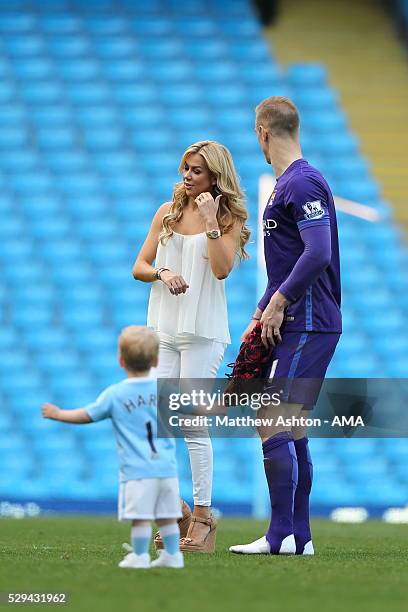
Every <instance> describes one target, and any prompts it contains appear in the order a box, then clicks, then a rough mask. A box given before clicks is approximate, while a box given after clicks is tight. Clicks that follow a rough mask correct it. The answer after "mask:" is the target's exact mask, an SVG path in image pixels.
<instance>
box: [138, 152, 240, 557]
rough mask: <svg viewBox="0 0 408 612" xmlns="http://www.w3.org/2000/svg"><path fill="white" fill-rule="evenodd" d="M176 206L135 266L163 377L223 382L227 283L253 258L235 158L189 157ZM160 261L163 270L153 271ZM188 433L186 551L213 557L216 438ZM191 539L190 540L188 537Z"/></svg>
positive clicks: (168, 206) (157, 219) (153, 231)
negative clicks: (144, 288) (237, 265)
mask: <svg viewBox="0 0 408 612" xmlns="http://www.w3.org/2000/svg"><path fill="white" fill-rule="evenodd" d="M179 172H180V174H181V175H182V177H183V180H182V181H181V182H179V183H177V184H176V186H175V188H174V193H173V199H172V201H171V202H167V203H165V204H162V206H160V208H159V209H158V210H157V212H156V214H155V216H154V218H153V221H152V225H151V227H150V231H149V233H148V235H147V237H146V240H145V242H144V244H143V246H142V248H141V250H140V253H139V255H138V256H137V259H136V262H135V264H134V266H133V276H134V278H135V279H137V280H141V281H144V282H151V283H153V284H152V289H151V293H150V300H149V308H148V321H147V322H148V325H149V326H151V327H153V328H154V329H155V330H156V331H157V332H158V334H159V338H160V351H159V365H158V372H157V375H158V377H159V378H215V377H216V375H217V371H218V368H219V366H220V364H221V361H222V359H223V356H224V351H225V348H226V346H227V344H229V343H230V335H229V331H228V316H227V303H226V297H225V287H224V279H226V278H227V276H228V275H229V273H230V272H231V270H232V268H233V266H234V262H235V261H236V258H237V256H238V257H239V258H241V259H245V258H247V254H246V252H245V245H246V243H247V242H248V239H249V235H250V232H249V230H248V228H247V226H246V220H247V217H248V215H247V210H246V207H245V198H244V195H243V193H242V191H241V188H240V185H239V179H238V176H237V174H236V171H235V168H234V164H233V161H232V157H231V154H230V152H229V151H228V149H227V148H226V147H224V146H223V145H221V144H219V143H217V142H213V141H203V142H197V143H195V144H193V145H191V146H190V147H188V149H187V150H186V151H185V152H184V155H183V157H182V159H181V163H180V167H179ZM153 262H155V267H154V266H153ZM194 433H195V435H192V436H188V433H187V434H186V438H185V440H186V443H187V446H188V450H189V456H190V464H191V473H192V480H193V499H194V510H193V514H192V515H191V514H190V513H189V511H188V506H187V507H186V505H185V504H184V505H183V509H184V512H183V518H184V520H183V522H182V523H181V524H180V530H181V536H182V541H181V550H183V551H191V552H212V551H213V550H214V547H215V530H216V522H215V519H214V517H213V515H212V514H211V492H212V477H213V453H212V445H211V439H210V438H209V436H208V435H206V433H207V432H206V431H203V437H202V438H201V437H200V438H198V437H197V432H196V431H195V432H194ZM183 536H184V537H183Z"/></svg>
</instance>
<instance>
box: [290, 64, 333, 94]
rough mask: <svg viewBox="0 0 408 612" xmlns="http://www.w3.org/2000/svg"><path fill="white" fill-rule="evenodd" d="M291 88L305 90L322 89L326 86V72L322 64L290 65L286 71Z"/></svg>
mask: <svg viewBox="0 0 408 612" xmlns="http://www.w3.org/2000/svg"><path fill="white" fill-rule="evenodd" d="M287 76H288V80H289V83H290V84H291V86H292V87H296V88H300V89H302V90H303V89H306V88H308V87H311V88H313V89H315V88H317V89H318V88H322V87H325V86H326V85H327V70H326V68H325V67H324V66H323V64H291V65H290V66H289V68H288V71H287Z"/></svg>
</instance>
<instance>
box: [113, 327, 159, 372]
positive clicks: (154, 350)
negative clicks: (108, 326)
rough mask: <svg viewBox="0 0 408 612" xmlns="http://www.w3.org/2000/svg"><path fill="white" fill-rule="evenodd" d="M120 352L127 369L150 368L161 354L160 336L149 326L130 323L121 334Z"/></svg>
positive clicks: (141, 370)
mask: <svg viewBox="0 0 408 612" xmlns="http://www.w3.org/2000/svg"><path fill="white" fill-rule="evenodd" d="M119 353H120V356H121V357H122V359H123V362H124V365H125V367H126V369H127V370H130V371H131V372H144V371H146V370H150V368H151V367H153V366H154V365H155V364H156V361H157V356H158V354H159V338H158V336H157V334H156V332H155V331H153V330H152V329H150V328H149V327H145V326H143V325H129V326H128V327H125V328H124V329H123V330H122V332H121V334H120V336H119Z"/></svg>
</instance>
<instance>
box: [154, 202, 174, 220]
mask: <svg viewBox="0 0 408 612" xmlns="http://www.w3.org/2000/svg"><path fill="white" fill-rule="evenodd" d="M171 204H172V202H164V204H162V205H161V206H159V208H158V209H157V211H156V214H155V217H157V218H159V219H160V220H162V219H163V217H164V216H165V215H167V214H168V213H169V212H170V207H171Z"/></svg>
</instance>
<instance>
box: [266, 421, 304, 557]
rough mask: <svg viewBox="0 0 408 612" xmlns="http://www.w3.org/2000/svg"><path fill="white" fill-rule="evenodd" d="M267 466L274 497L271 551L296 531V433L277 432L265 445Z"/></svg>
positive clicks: (267, 534)
mask: <svg viewBox="0 0 408 612" xmlns="http://www.w3.org/2000/svg"><path fill="white" fill-rule="evenodd" d="M262 448H263V455H264V467H265V474H266V479H267V481H268V486H269V495H270V498H271V509H272V517H271V522H270V525H269V529H268V531H267V533H266V539H267V540H268V542H269V544H270V547H271V553H272V554H277V553H279V550H280V547H281V544H282V541H283V540H284V539H285V538H286V537H287V536H288V535H291V534H293V502H294V496H295V490H296V484H297V478H298V474H297V458H296V451H295V447H294V444H293V436H292V434H291V433H289V432H286V431H285V432H282V433H278V434H276V435H274V436H272V437H271V438H269V439H268V440H266V441H265V442H264V443H263V444H262Z"/></svg>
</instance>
